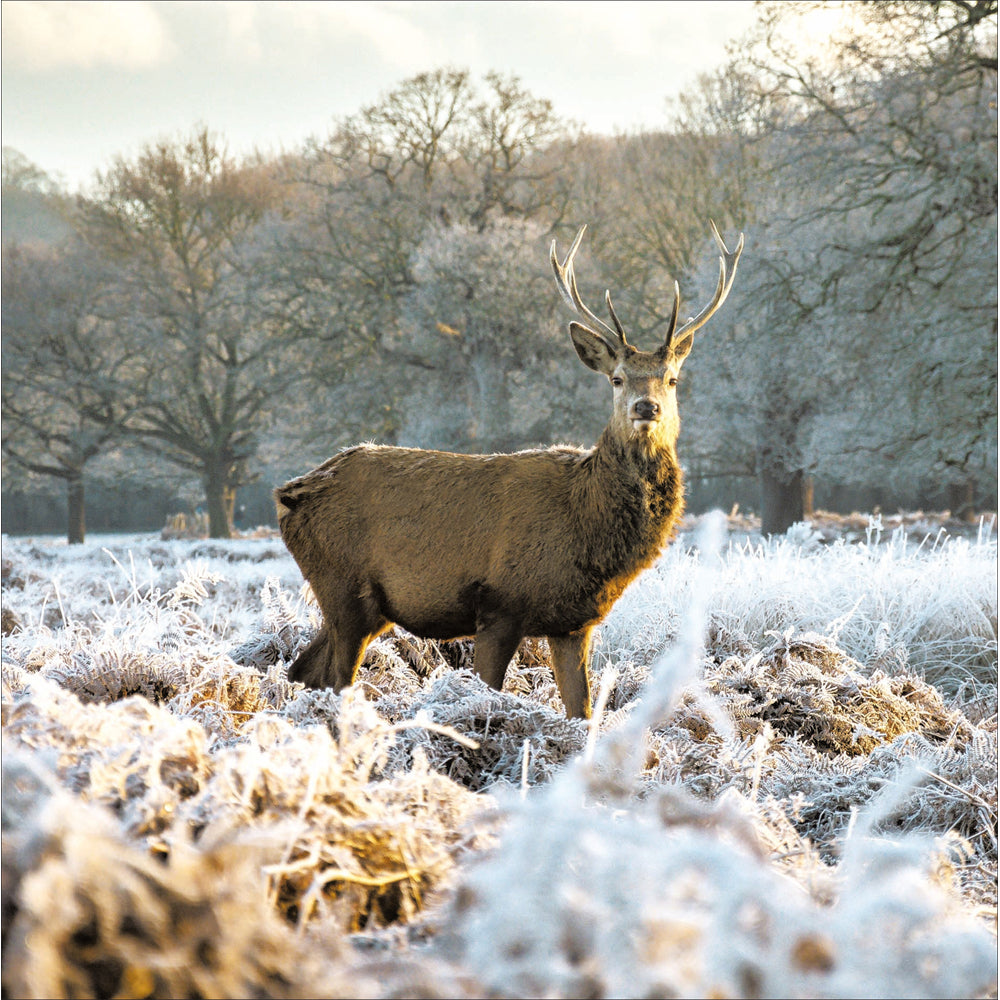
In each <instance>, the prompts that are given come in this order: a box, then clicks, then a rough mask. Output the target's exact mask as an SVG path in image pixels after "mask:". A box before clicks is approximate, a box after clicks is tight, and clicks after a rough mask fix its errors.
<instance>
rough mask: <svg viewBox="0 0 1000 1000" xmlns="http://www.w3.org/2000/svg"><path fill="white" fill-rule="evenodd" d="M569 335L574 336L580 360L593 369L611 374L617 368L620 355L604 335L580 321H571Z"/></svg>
mask: <svg viewBox="0 0 1000 1000" xmlns="http://www.w3.org/2000/svg"><path fill="white" fill-rule="evenodd" d="M569 335H570V337H572V338H573V346H574V347H575V348H576V353H577V354H578V355H579V356H580V360H581V361H582V362H583V363H584V364H585V365H586V366H587V367H588V368H589V369H590V370H591V371H595V372H600V373H601V374H602V375H610V374H611V373H612V372H613V371H614V370H615V368H616V366H617V365H618V356H617V354H616V353H615V351H614V349H613V348H612V347H611V345H610V344H609V343H608V342H607V341H606V340H605V339H604V338H603V337H599V336H598V335H597V334H596V333H594V331H593V330H588V329H587V327H585V326H581V324H579V323H570V325H569Z"/></svg>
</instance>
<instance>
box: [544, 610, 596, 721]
mask: <svg viewBox="0 0 1000 1000" xmlns="http://www.w3.org/2000/svg"><path fill="white" fill-rule="evenodd" d="M590 633H591V629H589V628H587V629H581V630H580V631H579V632H570V633H569V635H550V636H549V637H548V639H549V649H551V650H552V670H553V672H554V673H555V675H556V684H557V685H558V687H559V694H560V695H561V696H562V700H563V705H565V707H566V714H567V715H568V716H569V717H570V718H571V719H589V718H590V678H589V677H588V676H587V660H588V659H589V654H590Z"/></svg>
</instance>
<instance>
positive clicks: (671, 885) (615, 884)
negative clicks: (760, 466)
mask: <svg viewBox="0 0 1000 1000" xmlns="http://www.w3.org/2000/svg"><path fill="white" fill-rule="evenodd" d="M929 530H930V532H931V533H930V534H929V535H928V536H927V537H923V535H922V534H921V532H920V530H914V529H912V528H911V530H910V532H909V534H908V535H907V534H906V533H904V531H903V530H902V529H900V530H899V531H897V532H895V533H894V534H893V533H891V532H886V533H885V534H883V533H882V532H880V531H879V530H877V529H876V528H874V527H872V528H871V529H870V530H869V531H868V532H867V535H866V534H865V533H864V532H862V537H861V539H860V540H859V541H846V540H845V539H844V538H840V539H836V540H834V539H833V537H832V534H831V532H830V531H829V530H827V529H824V531H823V533H822V537H821V532H820V531H819V530H814V529H811V528H809V527H807V526H804V525H802V526H797V527H796V529H794V530H793V531H792V532H791V533H790V536H789V537H788V538H786V539H782V540H778V541H773V542H769V543H766V544H763V543H760V542H759V541H757V542H754V541H752V540H751V541H743V542H740V541H738V540H737V538H738V537H742V536H736V535H732V536H730V537H729V538H726V537H725V534H726V526H725V521H724V519H722V518H721V517H719V518H713V517H708V518H705V519H703V523H702V524H701V526H700V527H698V529H697V530H695V531H692V532H690V533H685V534H684V535H683V536H682V538H681V539H680V540H679V541H678V542H677V543H676V544H675V545H674V546H673V547H672V548H671V549H669V550H668V552H667V553H666V554H665V556H664V557H663V559H662V560H661V561H660V563H659V564H658V565H657V566H656V567H654V568H653V569H652V570H650V571H649V572H648V573H646V574H645V575H644V576H642V577H641V578H640V579H639V580H638V581H636V583H635V584H634V585H633V587H632V588H631V589H630V590H629V591H628V592H627V593H626V594H625V596H624V597H623V598H622V600H621V601H620V602H619V604H618V605H617V606H616V608H615V609H614V611H613V613H612V614H611V616H610V617H609V618H608V620H607V621H606V622H605V624H604V625H603V626H602V628H601V632H600V640H599V642H598V643H597V645H596V649H595V656H594V663H593V665H592V674H593V686H594V691H595V698H596V699H597V701H598V707H597V711H596V713H595V723H594V724H593V725H588V724H585V723H583V722H578V721H569V720H567V719H566V718H565V717H564V715H563V712H562V706H561V704H560V702H559V698H558V694H557V692H556V689H555V684H554V681H553V680H552V676H551V672H550V670H549V668H548V665H547V650H546V648H545V644H544V642H542V641H528V642H526V643H525V644H523V645H522V648H521V650H520V651H519V654H518V657H517V659H516V660H515V663H514V664H513V665H512V667H511V669H510V671H509V673H508V677H507V683H506V686H505V690H504V691H503V692H502V693H499V692H494V691H491V690H490V689H489V688H487V687H485V686H484V685H483V684H482V683H481V682H480V681H479V680H478V678H476V677H475V676H474V675H473V674H472V673H470V672H469V671H468V670H467V669H465V668H466V667H467V665H468V664H469V663H470V662H471V659H470V648H471V647H470V643H469V642H467V641H466V642H458V643H451V644H444V643H433V642H429V641H423V640H418V639H414V638H413V637H410V636H406V635H404V634H390V635H387V636H385V637H383V638H382V639H380V640H378V641H377V642H376V643H374V644H373V647H372V649H371V650H370V651H369V655H368V657H367V659H366V662H365V665H364V667H363V668H362V671H361V675H360V676H359V681H358V684H357V685H356V686H355V688H354V689H352V690H351V691H349V692H346V693H344V694H343V695H342V696H337V695H334V694H332V693H331V692H329V691H325V692H324V691H319V692H317V691H306V690H304V689H302V688H301V687H300V686H299V685H293V684H290V683H289V682H288V680H287V677H286V673H285V671H286V666H287V664H288V663H289V662H290V661H291V659H292V658H293V657H294V655H295V652H296V650H297V649H299V648H300V647H301V645H302V644H304V642H305V641H307V639H308V637H309V635H310V634H311V631H312V630H313V629H314V628H315V626H316V624H317V617H316V615H317V613H316V611H315V609H314V608H312V606H311V605H310V604H309V603H308V602H307V600H306V598H305V596H304V595H303V588H302V580H301V577H300V575H299V573H298V570H297V568H296V566H295V564H294V562H293V561H292V560H291V558H290V556H288V554H287V552H286V551H285V549H284V547H283V545H282V543H281V542H280V540H278V539H275V538H257V539H250V538H247V539H241V540H234V541H231V542H210V541H176V540H175V541H162V540H160V539H159V538H157V537H153V536H114V537H111V536H105V537H93V538H92V539H91V540H90V541H89V542H88V543H87V544H86V545H83V546H74V547H67V546H66V545H65V544H63V543H60V542H58V541H56V540H53V539H14V538H8V537H5V538H4V539H3V552H2V556H3V563H2V583H3V591H2V605H3V632H4V637H3V690H2V711H3V796H2V799H3V801H2V804H3V973H2V975H3V992H4V996H5V997H12V998H14V997H60V996H65V997H121V998H126V997H251V996H255V997H306V996H308V997H410V996H421V997H455V998H460V997H536V996H537V997H542V996H544V997H654V996H715V997H793V996H809V997H897V996H899V997H902V996H906V997H935V998H938V997H981V996H995V995H996V971H997V963H996V954H997V953H996V916H997V881H996V880H997V544H996V534H995V529H994V526H993V525H992V524H987V525H984V526H982V527H981V529H980V531H979V533H978V535H973V536H971V537H955V536H949V535H948V534H947V533H945V532H943V531H942V532H936V529H933V528H929Z"/></svg>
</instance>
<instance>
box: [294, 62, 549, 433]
mask: <svg viewBox="0 0 1000 1000" xmlns="http://www.w3.org/2000/svg"><path fill="white" fill-rule="evenodd" d="M567 134H568V133H567V127H566V126H565V125H564V124H563V123H562V122H561V121H560V120H559V119H558V118H557V116H556V115H555V113H554V111H553V109H552V106H551V104H550V103H549V102H547V101H545V100H541V99H537V98H535V97H533V96H532V95H531V94H529V93H528V92H527V91H526V90H525V89H524V88H523V87H522V86H521V84H520V83H519V82H518V81H517V80H516V79H512V78H509V77H504V76H501V75H499V74H488V75H487V76H486V78H485V79H484V81H483V82H482V83H481V84H480V85H476V84H474V83H473V81H472V80H471V79H470V77H469V74H468V73H467V72H465V71H455V70H438V71H435V72H432V73H422V74H419V75H418V76H416V77H413V78H411V79H409V80H406V81H403V82H402V83H401V84H400V85H398V86H397V87H395V88H393V89H392V90H391V91H389V92H388V93H386V94H385V95H383V96H382V97H381V98H380V99H379V100H378V101H377V102H376V103H374V104H371V105H368V106H366V107H364V108H362V109H361V111H359V112H358V113H357V114H355V115H351V116H349V117H347V118H344V119H342V120H340V121H339V122H337V124H336V127H335V128H334V130H333V132H332V133H331V135H330V136H329V137H328V138H327V139H326V140H325V141H323V142H321V143H319V144H317V145H316V146H315V147H314V148H313V149H311V150H310V151H309V152H308V154H307V156H306V157H305V159H304V162H303V166H302V168H301V170H300V171H299V177H300V181H301V185H300V187H299V189H298V195H297V198H298V200H297V206H299V207H300V208H301V215H300V216H298V217H297V219H296V220H295V221H294V222H293V223H292V224H291V225H289V226H288V227H287V228H286V231H285V232H286V243H285V246H286V254H285V255H284V257H283V261H282V269H283V270H282V276H283V287H284V288H285V290H286V295H287V302H288V309H289V312H290V314H293V315H296V316H298V317H301V318H302V321H303V324H304V325H306V324H309V323H311V324H312V325H313V337H314V340H313V341H312V344H313V347H312V349H311V351H312V353H311V357H310V364H309V369H308V370H309V375H310V377H311V378H312V379H313V380H314V382H315V384H316V385H317V388H316V393H317V395H318V396H319V398H321V399H323V400H324V402H325V404H326V405H321V406H318V407H316V408H315V409H314V412H313V418H312V419H311V420H310V422H309V427H310V430H311V431H312V433H313V436H314V437H315V438H319V439H322V440H325V441H327V442H329V443H331V444H332V443H345V442H346V441H347V440H351V439H355V438H356V437H359V436H371V435H375V436H377V437H379V438H381V439H382V440H388V441H393V440H398V439H400V435H403V436H404V437H412V432H413V431H414V430H415V425H414V424H412V423H411V424H410V426H409V428H405V427H404V426H403V422H404V420H412V418H413V415H414V413H415V412H416V409H417V407H416V406H415V405H414V403H413V401H408V397H409V396H410V395H411V390H413V389H414V386H416V387H418V389H417V395H420V393H421V392H424V390H426V389H427V386H428V385H429V384H430V383H431V382H432V381H433V378H434V376H433V375H432V374H429V373H431V372H432V371H433V370H434V369H433V367H432V366H433V365H435V364H437V362H436V361H434V360H433V357H432V358H429V357H428V354H427V353H426V350H425V349H426V348H427V347H428V346H431V345H429V344H428V343H427V342H426V341H425V340H421V341H420V343H416V342H414V341H413V340H412V338H411V336H410V334H412V332H413V331H412V329H411V328H410V327H406V330H405V331H404V323H403V317H404V314H406V313H407V311H408V310H409V309H410V308H411V305H412V295H413V294H414V290H415V289H416V288H417V286H418V284H419V281H418V279H417V277H416V275H415V273H414V265H415V261H416V260H417V259H418V257H419V253H418V248H420V247H421V246H422V244H424V242H425V241H427V240H430V241H433V240H435V239H438V238H439V236H440V237H441V238H444V237H443V236H441V234H443V233H444V232H446V231H447V230H448V229H449V228H450V227H452V226H454V227H456V237H455V239H456V240H460V239H463V238H465V237H464V235H463V234H468V233H471V232H483V233H485V232H488V231H490V230H491V229H493V228H494V226H495V225H501V226H502V225H506V224H507V222H517V221H518V220H526V219H531V220H537V221H538V222H539V223H540V225H541V226H542V227H543V228H544V227H546V226H548V225H550V224H551V223H552V221H553V220H554V219H555V218H557V217H558V215H559V213H560V211H561V210H562V206H563V204H564V203H565V200H566V197H567V183H566V182H567V178H566V175H565V171H564V169H563V168H564V165H565V161H564V160H563V159H561V158H560V157H559V156H557V155H555V153H553V155H549V154H548V149H549V147H551V146H552V144H553V142H554V140H555V139H556V138H557V137H562V138H564V139H565V137H566V136H567ZM484 242H485V240H484ZM525 250H526V248H525V247H522V248H521V250H520V252H521V253H522V254H523V253H524V252H525ZM539 266H540V267H542V266H544V257H543V258H542V263H541V264H540V265H539ZM453 273H454V272H453ZM546 298H549V299H550V295H546ZM543 301H544V299H543ZM435 336H440V334H435ZM434 354H435V352H434V351H433V350H432V351H431V355H434ZM501 354H503V349H502V348H501ZM504 356H506V355H504ZM493 378H494V380H495V381H496V382H497V383H502V382H503V379H504V372H503V370H502V369H496V370H495V371H494V373H493ZM421 398H424V397H421ZM447 398H448V399H449V400H450V401H451V404H454V405H456V406H459V407H462V406H464V405H466V402H467V401H468V402H469V405H473V402H472V400H471V397H469V396H468V395H467V394H466V393H465V390H464V389H463V390H462V392H461V393H459V394H458V396H455V395H449V396H448V397H447ZM451 404H449V414H448V415H445V414H442V421H441V426H440V428H438V429H436V430H433V431H429V432H430V433H432V435H435V434H437V432H438V430H440V432H441V433H443V434H445V435H447V434H449V433H451V432H452V431H453V430H455V429H456V419H455V418H454V415H453V414H452V412H451ZM433 405H434V406H437V405H439V404H436V403H435V404H433ZM404 410H405V411H406V414H407V416H405V417H404ZM480 416H481V414H480ZM471 419H472V416H471V413H469V412H466V414H465V415H464V416H463V417H461V418H459V419H458V420H457V423H458V424H459V425H461V426H462V427H464V428H465V429H466V431H467V430H468V428H469V427H470V426H471V423H470V421H471ZM477 419H478V417H477ZM432 423H433V419H430V418H429V416H428V411H427V410H426V409H425V410H424V411H423V415H422V420H421V427H422V428H423V429H424V430H429V428H430V426H431V424H432ZM421 433H423V430H422V431H421ZM434 439H435V440H437V439H438V438H437V437H435V438H434ZM422 440H424V441H425V442H426V441H429V440H430V438H425V439H422ZM464 440H465V441H466V442H469V441H470V439H469V438H468V437H467V436H465V437H464Z"/></svg>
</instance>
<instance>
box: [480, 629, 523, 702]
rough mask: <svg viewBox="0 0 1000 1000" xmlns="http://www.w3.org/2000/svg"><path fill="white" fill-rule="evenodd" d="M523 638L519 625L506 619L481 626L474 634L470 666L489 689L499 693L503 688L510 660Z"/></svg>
mask: <svg viewBox="0 0 1000 1000" xmlns="http://www.w3.org/2000/svg"><path fill="white" fill-rule="evenodd" d="M523 638H524V635H523V633H522V632H521V628H520V625H518V624H517V623H516V622H511V621H508V620H507V619H499V620H497V621H493V622H490V623H489V624H488V625H481V626H480V628H479V631H477V632H476V649H475V652H474V653H473V657H472V666H473V669H474V670H475V671H476V673H477V674H479V676H480V677H482V679H483V680H484V681H486V683H487V684H489V686H490V687H491V688H496V690H497V691H499V690H500V689H501V688H502V687H503V679H504V677H505V676H506V675H507V667H508V665H509V664H510V658H511V657H512V656H513V655H514V652H515V651H516V650H517V647H518V644H519V643H520V641H521V640H522V639H523Z"/></svg>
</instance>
